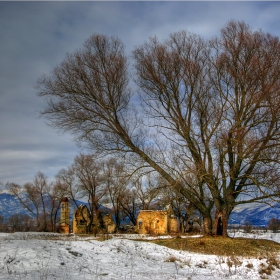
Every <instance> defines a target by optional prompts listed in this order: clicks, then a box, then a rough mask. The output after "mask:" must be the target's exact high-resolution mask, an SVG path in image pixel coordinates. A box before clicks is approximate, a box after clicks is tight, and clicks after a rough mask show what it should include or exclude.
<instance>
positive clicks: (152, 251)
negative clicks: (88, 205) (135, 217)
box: [0, 232, 280, 280]
mask: <svg viewBox="0 0 280 280" xmlns="http://www.w3.org/2000/svg"><path fill="white" fill-rule="evenodd" d="M233 234H234V236H235V237H238V236H243V237H246V235H244V234H243V233H241V232H235V233H231V234H230V235H233ZM135 237H136V236H135V235H125V238H124V236H123V235H115V236H113V238H112V239H108V240H106V241H103V242H100V241H97V240H95V239H93V238H92V237H91V238H89V237H88V238H78V237H75V236H72V237H64V236H62V235H59V234H53V233H48V234H47V233H44V234H43V233H13V234H6V233H0V279H67V280H70V279H99V280H100V279H110V280H113V279H114V280H119V279H136V280H142V279H149V280H150V279H160V280H166V279H197V280H198V279H199V280H200V279H209V280H210V279H211V280H212V279H261V275H260V274H259V270H260V267H261V266H264V265H265V264H266V260H265V259H261V260H259V259H253V258H250V259H249V258H242V257H238V258H236V259H234V260H233V259H230V257H222V256H216V255H202V254H194V253H191V252H186V251H176V250H172V249H169V248H166V247H163V246H159V245H155V244H151V243H149V242H141V241H133V240H131V239H132V238H135ZM141 237H142V238H145V237H144V236H141ZM247 237H250V238H265V239H273V240H274V241H276V242H280V234H275V233H269V232H268V233H262V234H260V233H258V234H257V233H253V234H248V235H247ZM137 238H139V236H137ZM279 257H280V256H279ZM262 264H263V265H262ZM262 277H267V278H268V279H280V270H278V269H276V270H274V271H273V272H272V275H262Z"/></svg>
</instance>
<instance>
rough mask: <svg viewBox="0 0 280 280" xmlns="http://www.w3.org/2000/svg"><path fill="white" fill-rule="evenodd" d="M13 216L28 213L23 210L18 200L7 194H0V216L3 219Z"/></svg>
mask: <svg viewBox="0 0 280 280" xmlns="http://www.w3.org/2000/svg"><path fill="white" fill-rule="evenodd" d="M14 214H23V215H24V214H28V215H30V212H29V211H28V210H26V209H24V208H23V207H22V205H21V203H20V202H19V200H18V199H17V198H16V197H15V196H14V195H11V194H9V193H5V192H3V193H1V194H0V216H3V217H4V218H9V217H10V216H12V215H14Z"/></svg>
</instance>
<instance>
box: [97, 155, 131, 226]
mask: <svg viewBox="0 0 280 280" xmlns="http://www.w3.org/2000/svg"><path fill="white" fill-rule="evenodd" d="M102 172H103V176H104V177H103V180H104V185H105V191H106V194H105V195H106V198H107V201H108V202H109V203H110V205H112V210H113V216H114V218H115V222H116V226H117V229H119V228H120V224H121V220H122V216H123V215H122V214H123V213H122V212H123V211H122V210H123V209H122V200H123V199H124V195H125V192H126V186H127V184H128V174H127V172H126V170H125V166H124V163H123V162H121V161H118V160H117V158H109V159H107V160H106V161H104V163H103V171H102Z"/></svg>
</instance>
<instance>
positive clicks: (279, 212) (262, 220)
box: [229, 203, 280, 227]
mask: <svg viewBox="0 0 280 280" xmlns="http://www.w3.org/2000/svg"><path fill="white" fill-rule="evenodd" d="M271 218H277V219H280V204H279V203H274V205H273V207H271V206H270V205H267V204H264V203H250V204H243V205H237V206H236V207H235V208H234V210H233V212H232V213H231V215H230V219H229V224H231V225H246V224H248V223H250V224H252V225H253V226H264V227H266V226H267V225H268V222H269V220H270V219H271Z"/></svg>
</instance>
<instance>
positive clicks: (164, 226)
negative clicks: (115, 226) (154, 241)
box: [136, 208, 179, 235]
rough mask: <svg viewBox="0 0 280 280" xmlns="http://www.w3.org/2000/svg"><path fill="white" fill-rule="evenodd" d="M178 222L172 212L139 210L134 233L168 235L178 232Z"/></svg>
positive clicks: (169, 210)
mask: <svg viewBox="0 0 280 280" xmlns="http://www.w3.org/2000/svg"><path fill="white" fill-rule="evenodd" d="M178 228H179V225H178V220H177V218H176V217H175V216H174V214H173V212H172V210H171V209H170V208H169V209H168V210H141V211H140V213H139V215H138V217H137V225H136V231H137V232H138V233H140V234H156V235H157V234H169V233H176V232H178Z"/></svg>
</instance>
